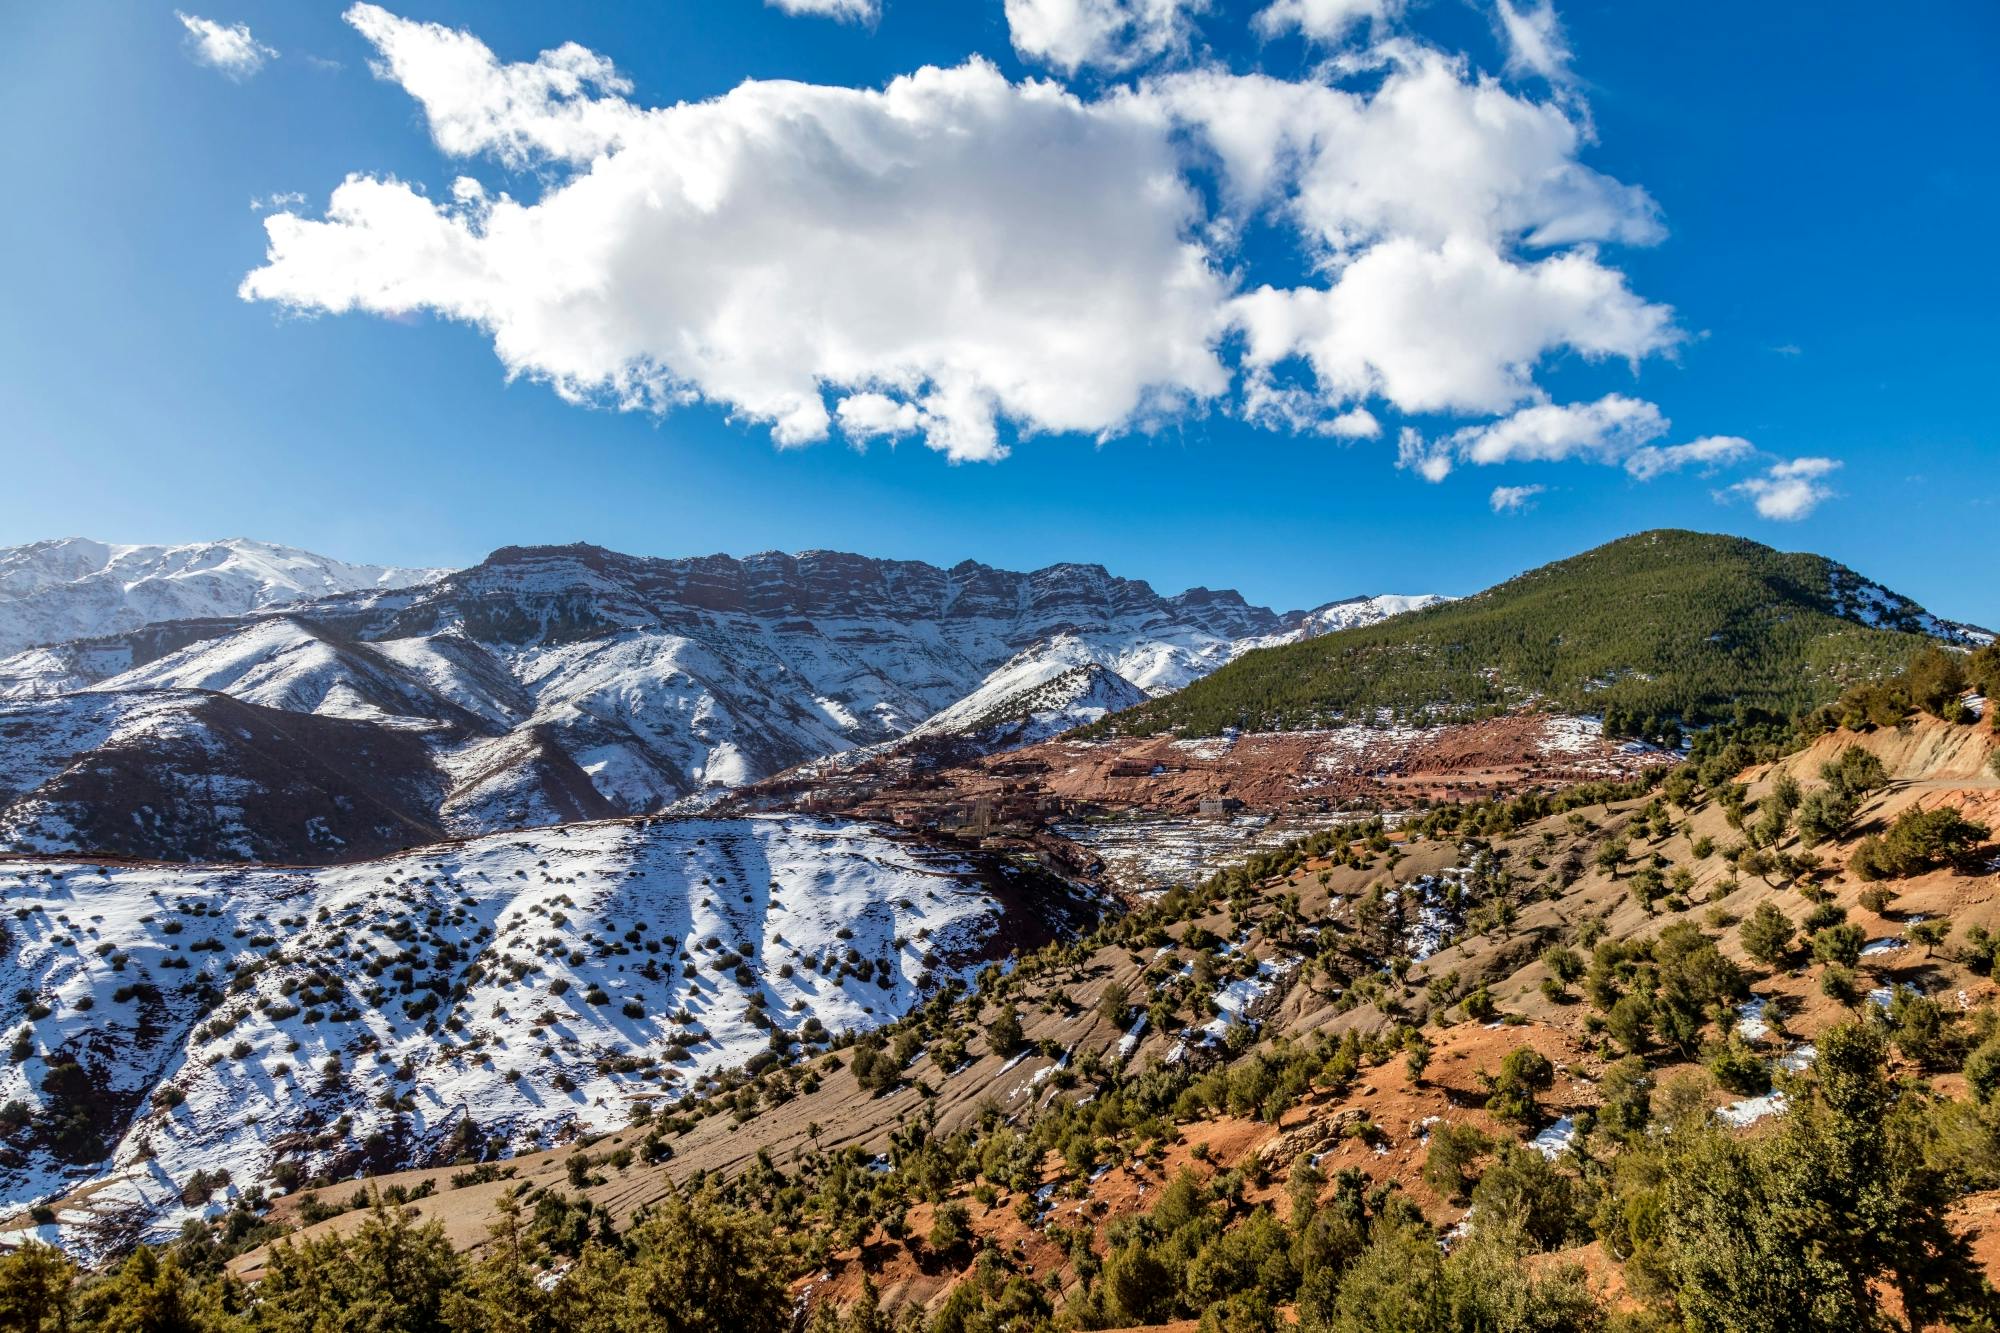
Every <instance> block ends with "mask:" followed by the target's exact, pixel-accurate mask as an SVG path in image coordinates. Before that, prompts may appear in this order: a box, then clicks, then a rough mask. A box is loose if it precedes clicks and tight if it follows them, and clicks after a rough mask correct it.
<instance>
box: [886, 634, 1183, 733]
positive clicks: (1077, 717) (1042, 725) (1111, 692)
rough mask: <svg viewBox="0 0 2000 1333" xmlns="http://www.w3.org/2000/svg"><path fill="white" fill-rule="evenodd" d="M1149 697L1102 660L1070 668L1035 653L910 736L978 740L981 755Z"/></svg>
mask: <svg viewBox="0 0 2000 1333" xmlns="http://www.w3.org/2000/svg"><path fill="white" fill-rule="evenodd" d="M1148 697H1149V696H1148V695H1147V694H1146V692H1145V691H1144V690H1142V689H1140V688H1139V687H1138V686H1137V685H1134V684H1133V683H1132V682H1131V681H1129V680H1127V679H1126V678H1125V677H1123V676H1121V675H1119V674H1118V673H1117V672H1116V671H1113V670H1112V669H1111V668H1110V667H1107V666H1104V665H1102V664H1101V663H1097V662H1085V663H1083V664H1082V665H1078V666H1066V665H1064V664H1063V663H1062V662H1061V661H1060V660H1059V659H1058V660H1050V659H1048V658H1042V657H1035V658H1031V659H1029V660H1028V661H1025V662H1019V663H1014V664H1010V666H1009V667H1008V668H1004V669H1002V670H1001V671H998V672H995V673H994V674H993V675H992V676H990V677H988V678H987V680H986V681H985V683H983V684H982V685H981V686H980V687H979V688H978V689H977V690H974V691H973V692H972V693H971V694H969V695H967V696H966V697H965V698H963V699H961V700H959V701H958V702H957V703H955V704H953V705H952V706H951V707H950V708H947V709H945V710H944V711H943V712H941V713H938V714H936V715H934V716H933V717H931V718H930V719H929V720H928V721H926V722H925V723H924V724H923V725H922V726H920V727H918V728H917V729H916V730H915V731H913V732H911V733H910V735H911V738H912V739H917V738H926V737H932V736H962V737H966V738H968V739H971V740H973V741H974V742H975V743H976V744H977V747H978V750H979V752H980V753H983V754H992V753H995V752H997V751H999V750H1004V749H1012V748H1014V747H1015V746H1020V745H1032V744H1034V743H1035V742H1036V741H1045V740H1047V739H1048V738H1049V737H1051V736H1058V735H1061V734H1062V733H1063V732H1065V731H1069V730H1070V729H1072V728H1074V727H1082V726H1088V725H1089V724H1090V723H1092V722H1097V721H1100V720H1102V719H1103V718H1104V717H1105V715H1106V714H1109V713H1116V712H1120V711H1122V710H1124V709H1127V708H1132V707H1136V706H1137V705H1139V704H1142V703H1144V702H1145V701H1146V700H1147V698H1148Z"/></svg>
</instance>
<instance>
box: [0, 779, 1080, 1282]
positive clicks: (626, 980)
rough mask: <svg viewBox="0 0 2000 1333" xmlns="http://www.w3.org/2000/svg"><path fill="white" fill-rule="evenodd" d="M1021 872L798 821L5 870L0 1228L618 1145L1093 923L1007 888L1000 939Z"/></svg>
mask: <svg viewBox="0 0 2000 1333" xmlns="http://www.w3.org/2000/svg"><path fill="white" fill-rule="evenodd" d="M1001 873H1002V872H1001V871H1000V870H999V869H998V868H997V867H994V866H991V865H988V864H986V863H985V862H984V861H982V860H981V859H979V858H978V856H977V854H966V855H960V854H955V853H948V852H942V851H938V850H934V849H931V848H928V847H926V846H925V845H923V844H921V843H918V842H914V841H911V840H908V839H904V838H901V837H897V836H894V835H891V834H888V833H885V832H884V831H882V830H879V829H876V828H873V827H871V826H868V825H862V824H852V823H841V822H837V821H827V820H815V819H806V818H798V817H786V818H750V819H739V820H696V821H680V820H650V821H649V820H639V821H619V822H608V823H592V824H581V825H572V826H567V827H564V828H558V829H541V830H535V831H534V832H532V833H527V834H518V833H508V834H501V835H495V836H490V837H486V838H479V839H474V840H471V841H469V842H464V843H453V844H446V845H442V846H436V847H427V848H423V849H421V850H419V851H415V852H411V853H408V854H405V855H400V856H393V857H390V858H387V859H383V860H374V861H365V862H356V863H353V864H350V865H345V866H340V867H334V868H325V869H318V870H306V869H297V868H283V867H243V866H230V865H223V866H217V865H184V866H159V865H144V864H139V865H122V866H121V865H112V866H100V865H96V864H91V863H60V862H18V861H16V862H7V861H0V905H4V907H5V910H6V923H7V924H6V931H5V937H6V940H7V948H6V949H5V950H4V952H0V986H3V987H4V990H5V993H6V994H8V995H10V996H15V995H20V996H28V997H32V1000H33V1003H32V1004H30V1005H28V1006H27V1009H26V1012H25V1013H20V1012H18V1011H17V1013H16V1016H15V1018H14V1021H13V1023H12V1025H11V1026H10V1027H9V1028H8V1029H7V1037H8V1039H9V1040H10V1041H11V1042H13V1043H14V1055H13V1058H12V1059H11V1060H9V1061H7V1062H4V1063H0V1104H5V1105H7V1106H8V1107H10V1108H12V1109H11V1111H10V1117H11V1119H10V1122H9V1128H8V1132H7V1134H6V1135H5V1138H4V1146H0V1213H13V1212H15V1211H16V1210H18V1209H20V1208H22V1207H23V1206H25V1205H27V1204H30V1203H33V1202H36V1201H38V1200H41V1199H45V1198H49V1197H51V1196H54V1195H60V1194H64V1193H69V1192H75V1191H80V1192H81V1193H82V1194H84V1195H87V1196H88V1200H87V1202H86V1203H85V1204H84V1205H82V1207H81V1208H79V1209H77V1210H74V1211H72V1210H69V1209H65V1210H64V1211H63V1212H61V1213H60V1214H59V1215H58V1219H57V1223H56V1224H54V1225H52V1226H49V1227H45V1228H43V1229H42V1230H43V1231H44V1232H45V1233H46V1232H50V1231H56V1230H57V1229H58V1228H60V1238H61V1239H62V1240H63V1241H65V1243H71V1244H75V1245H77V1246H79V1247H80V1248H83V1249H85V1250H90V1249H91V1248H92V1239H93V1237H97V1236H103V1235H106V1234H110V1235H114V1236H116V1235H123V1236H125V1237H127V1238H136V1234H137V1233H143V1234H148V1235H151V1236H154V1237H160V1236H170V1235H172V1234H173V1232H174V1231H175V1230H176V1229H177V1228H178V1225H179V1222H180V1220H181V1219H184V1218H186V1217H190V1216H201V1215H203V1214H204V1212H206V1211H208V1210H209V1209H210V1208H211V1207H213V1208H217V1209H219V1208H221V1207H223V1206H225V1200H226V1199H227V1198H228V1197H229V1196H230V1195H234V1194H238V1193H240V1192H242V1191H244V1190H247V1189H249V1188H251V1187H253V1186H260V1187H263V1188H265V1189H267V1190H271V1189H274V1188H277V1189H282V1188H284V1187H285V1186H286V1185H287V1183H288V1182H289V1183H295V1182H298V1181H301V1180H310V1179H313V1178H315V1177H317V1178H320V1179H322V1180H325V1179H344V1178H346V1177H348V1176H351V1175H352V1174H353V1172H354V1171H355V1170H356V1168H357V1167H361V1166H364V1165H365V1166H367V1167H368V1168H370V1169H373V1170H382V1169H392V1168H394V1167H397V1166H402V1165H409V1164H424V1163H429V1162H432V1161H438V1160H443V1161H449V1160H451V1159H452V1156H453V1154H454V1152H455V1151H457V1150H458V1149H457V1148H456V1147H455V1146H454V1145H456V1144H459V1143H461V1142H462V1139H461V1138H460V1136H461V1135H462V1133H463V1126H464V1123H465V1121H466V1120H467V1118H468V1117H469V1118H470V1120H471V1121H472V1123H473V1125H474V1126H475V1127H476V1130H477V1133H478V1134H479V1135H480V1137H481V1140H482V1141H485V1142H492V1141H494V1140H496V1139H497V1140H500V1141H504V1142H505V1143H506V1144H507V1145H508V1146H509V1147H510V1148H513V1149H517V1150H518V1149H526V1148H531V1147H534V1146H537V1145H545V1144H547V1143H548V1142H550V1141H551V1139H552V1138H555V1137H557V1136H559V1135H560V1134H562V1133H563V1132H564V1131H565V1130H566V1129H567V1128H569V1127H571V1126H578V1127H583V1128H595V1129H609V1128H613V1127H617V1126H622V1125H624V1124H626V1123H627V1122H628V1120H629V1119H630V1116H631V1112H632V1109H633V1107H634V1106H636V1105H641V1104H647V1105H650V1104H653V1103H655V1102H659V1101H663V1100H669V1099H672V1098H676V1097H679V1096H682V1095H684V1094H686V1093H687V1092H689V1091H690V1090H691V1089H692V1088H693V1087H694V1086H695V1085H696V1084H698V1083H699V1082H700V1081H701V1080H702V1079H703V1078H704V1077H705V1076H707V1075H709V1074H712V1073H715V1072H717V1071H719V1070H721V1069H724V1068H730V1067H736V1066H740V1065H743V1064H745V1063H746V1062H748V1061H750V1060H752V1059H753V1058H758V1057H760V1056H763V1058H768V1056H764V1055H763V1053H765V1052H768V1051H769V1050H770V1049H771V1048H772V1047H773V1046H774V1045H775V1044H782V1043H784V1042H788V1041H789V1042H807V1043H809V1042H813V1041H824V1040H826V1039H827V1038H828V1037H830V1036H832V1035H837V1034H838V1033H840V1032H842V1031H861V1030H864V1029H867V1028H871V1027H875V1026H878V1025H880V1024H882V1023H886V1022H888V1021H890V1020H891V1019H893V1018H895V1017H898V1016H899V1015H901V1014H903V1013H905V1012H907V1011H908V1010H909V1008H910V1007H911V1006H912V1005H913V1004H915V1003H916V1002H917V1001H919V1000H920V999H921V998H923V997H925V996H926V995H928V994H930V993H932V992H933V991H935V990H936V989H937V988H938V987H939V986H940V985H942V984H943V983H945V982H946V981H948V980H951V979H953V978H963V977H965V976H967V975H968V974H969V973H970V972H971V971H972V970H974V969H976V968H977V967H978V966H980V965H981V964H982V963H984V962H985V961H987V960H989V959H990V958H992V957H996V956H998V954H999V951H1000V948H1001V945H1002V941H1003V940H1012V939H1026V940H1029V941H1040V940H1046V939H1049V938H1052V937H1053V936H1054V935H1055V934H1056V933H1057V932H1058V931H1059V930H1062V929H1064V928H1066V927H1067V926H1068V925H1069V924H1072V923H1070V922H1069V921H1068V918H1067V917H1066V916H1065V915H1064V913H1065V912H1066V911H1067V910H1069V909H1070V908H1072V907H1073V906H1074V904H1073V903H1068V902H1066V900H1065V899H1063V898H1062V897H1061V896H1060V895H1059V894H1056V895H1052V894H1049V893H1046V892H1037V893H1033V894H1010V895H1008V896H1009V900H1010V901H1013V902H1015V903H1016V907H1015V908H1014V909H1012V910H1014V911H1016V912H1017V913H1028V912H1031V911H1032V912H1034V913H1038V914H1037V915H1033V916H1022V915H1015V916H1012V917H1010V918H1009V919H1008V921H1007V929H1006V930H1005V931H1004V932H1002V931H1000V929H999V928H1000V925H1001V918H1002V915H1003V909H1002V907H1001V905H1000V902H999V900H998V899H997V898H996V896H995V895H994V894H993V893H992V892H991V891H990V885H991V884H992V883H993V879H994V877H995V876H998V875H1000V874H1001ZM1014 873H1015V874H1016V876H1017V878H1016V879H1014V880H1010V881H1009V882H1010V883H1023V884H1024V883H1025V881H1021V880H1019V879H1018V872H1014ZM1027 904H1032V907H1031V906H1028V905H1027ZM774 1037H777V1038H778V1039H779V1040H778V1041H776V1042H774ZM336 1126H337V1128H335V1127H336ZM218 1172H226V1173H227V1174H226V1175H221V1176H219V1175H218ZM201 1180H209V1181H213V1182H215V1183H214V1185H213V1186H212V1188H213V1194H212V1196H211V1194H210V1191H209V1189H205V1188H201V1187H200V1186H199V1185H198V1184H195V1185H191V1182H198V1181H201ZM46 1238H49V1239H55V1238H57V1237H56V1236H47V1237H46Z"/></svg>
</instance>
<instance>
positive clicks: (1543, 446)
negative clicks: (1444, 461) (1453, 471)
mask: <svg viewBox="0 0 2000 1333" xmlns="http://www.w3.org/2000/svg"><path fill="white" fill-rule="evenodd" d="M1666 430H1667V419H1666V418H1665V417H1664V416H1662V415H1660V409H1659V408H1657V407H1655V406H1653V404H1651V403H1649V402H1646V401H1645V400H1644V399H1641V398H1630V397H1627V396H1626V395H1624V394H1622V393H1611V394H1606V395H1605V396H1604V397H1602V398H1600V399H1598V400H1597V401H1596V402H1594V403H1537V404H1536V405H1535V406H1533V407H1524V408H1522V409H1521V410H1520V411H1518V412H1516V413H1514V414H1513V415H1512V416H1510V417H1507V418H1505V419H1503V420H1500V421H1496V422H1494V423H1493V424H1492V425H1489V426H1472V427H1467V428H1466V429H1464V430H1461V431H1457V432H1455V433H1454V434H1453V436H1452V441H1453V443H1454V445H1455V446H1456V447H1457V452H1458V454H1459V456H1460V457H1462V458H1464V459H1465V460H1467V461H1468V462H1472V463H1478V464H1481V465H1488V464H1493V463H1523V462H1539V463H1553V462H1560V461H1562V460H1563V459H1567V458H1577V457H1589V458H1593V459H1595V460H1596V461H1599V462H1615V461H1617V460H1618V459H1620V458H1622V457H1624V456H1625V455H1626V454H1628V453H1630V452H1631V451H1632V450H1633V449H1635V448H1637V447H1638V446H1639V445H1641V444H1643V443H1645V442H1646V441H1648V440H1655V439H1658V438H1659V437H1660V436H1661V435H1663V434H1665V433H1666Z"/></svg>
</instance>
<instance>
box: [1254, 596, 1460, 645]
mask: <svg viewBox="0 0 2000 1333" xmlns="http://www.w3.org/2000/svg"><path fill="white" fill-rule="evenodd" d="M1451 600H1452V599H1451V598H1449V597H1444V596H1441V595H1439V594H1437V593H1434V592H1431V593H1419V594H1417V595H1415V596H1405V595H1400V594H1396V593H1383V594H1378V595H1377V596H1374V597H1349V598H1346V599H1344V600H1342V601H1338V602H1328V603H1327V604H1326V605H1325V606H1321V607H1316V608H1315V609H1313V610H1311V611H1307V612H1305V613H1304V614H1303V615H1301V616H1299V617H1298V618H1297V620H1296V622H1295V623H1293V624H1292V625H1291V626H1289V627H1288V628H1287V629H1285V630H1284V631H1283V632H1281V633H1278V634H1273V635H1269V636H1267V637H1265V638H1262V639H1259V640H1257V641H1256V642H1254V643H1250V644H1245V645H1244V646H1243V650H1244V651H1247V650H1248V649H1249V648H1275V647H1277V646H1278V645H1280V644H1286V643H1298V642H1300V641H1302V640H1305V639H1316V638H1318V637H1319V636H1320V635H1322V634H1332V633H1334V632H1336V631H1338V630H1344V629H1359V628H1361V627H1362V626H1363V625H1373V624H1375V623H1376V622H1378V621H1383V620H1387V619H1388V618H1389V617H1390V616H1400V615H1402V614H1404V613H1405V612H1408V611H1421V610H1423V609H1424V608H1425V607H1427V606H1438V605H1440V604H1442V603H1444V602H1449V601H1451Z"/></svg>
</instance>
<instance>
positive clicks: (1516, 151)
mask: <svg viewBox="0 0 2000 1333" xmlns="http://www.w3.org/2000/svg"><path fill="white" fill-rule="evenodd" d="M1378 51H1379V54H1378V56H1377V57H1376V58H1375V60H1374V61H1372V62H1371V63H1372V64H1376V65H1380V66H1382V67H1383V68H1384V69H1385V71H1386V72H1385V73H1384V74H1383V76H1382V78H1381V79H1380V81H1379V83H1378V84H1376V85H1375V86H1374V87H1372V88H1364V89H1352V88H1346V87H1341V86H1338V85H1335V84H1327V83H1315V82H1292V81H1289V80H1285V79H1277V78H1272V77H1270V76H1268V75H1261V74H1249V75H1236V74H1229V73H1226V72H1222V71H1217V70H1205V71H1195V72H1189V73H1184V74H1175V75H1169V76H1166V77H1164V78H1160V79H1157V80H1153V81H1151V82H1149V83H1148V85H1147V89H1148V92H1149V93H1150V94H1151V95H1152V96H1154V97H1156V98H1157V99H1158V100H1160V101H1161V102H1162V103H1163V104H1164V105H1166V106H1167V107H1168V108H1169V109H1170V110H1171V111H1172V113H1173V114H1174V115H1175V117H1176V118H1177V119H1179V120H1180V121H1182V122H1183V123H1185V124H1186V125H1188V126H1189V127H1190V128H1191V129H1192V130H1193V131H1195V132H1196V134H1197V135H1198V137H1199V140H1200V142H1201V144H1202V146H1203V147H1204V148H1205V149H1207V150H1208V151H1210V152H1212V153H1213V154H1214V155H1215V157H1216V159H1217V160H1218V162H1219V164H1220V166H1221V168H1222V179H1223V184H1224V187H1225V191H1226V193H1227V195H1228V197H1229V201H1230V203H1231V205H1232V207H1234V208H1236V209H1238V210H1250V209H1256V208H1260V207H1270V208H1273V209H1275V210H1277V211H1279V212H1281V213H1282V214H1284V215H1286V216H1287V217H1289V219H1290V220H1291V221H1292V222H1293V223H1294V224H1295V225H1296V226H1297V227H1298V229H1299V230H1300V232H1301V233H1303V234H1304V235H1305V237H1306V238H1307V239H1308V240H1309V241H1310V242H1311V243H1312V244H1313V245H1314V246H1315V248H1316V249H1317V250H1318V251H1319V255H1320V258H1321V259H1322V261H1323V262H1325V263H1327V264H1329V265H1334V266H1337V265H1338V264H1340V263H1343V262H1345V261H1346V260H1347V259H1349V258H1351V257H1353V256H1354V255H1355V254H1356V253H1358V252H1359V251H1361V250H1364V249H1366V248H1367V247H1368V246H1370V245H1372V244H1374V243H1375V242H1377V241H1379V240H1382V239H1385V238H1388V237H1392V236H1395V237H1403V238H1406V239H1410V240H1415V241H1421V242H1425V243H1427V244H1429V245H1432V246H1436V245H1440V244H1442V243H1443V242H1445V241H1446V240H1448V239H1453V238H1459V239H1468V240H1478V241H1482V242H1484V243H1485V244H1486V245H1488V246H1490V247H1492V248H1495V249H1503V250H1504V249H1507V248H1509V247H1511V246H1513V245H1515V244H1516V243H1519V244H1523V245H1526V246H1528V247H1530V248H1536V249H1546V248H1549V247H1554V246H1565V245H1576V244H1578V243H1583V242H1625V243H1630V244H1636V245H1650V244H1652V243H1654V242H1656V241H1658V240H1660V239H1661V238H1662V237H1663V236H1664V235H1665V231H1664V229H1663V228H1662V227H1661V225H1660V218H1659V209H1658V207H1657V205H1655V204H1654V202H1653V200H1652V199H1651V197H1649V196H1648V195H1647V194H1646V192H1645V191H1644V190H1642V189H1639V188H1637V187H1635V186H1630V185H1625V184H1623V183H1621V182H1619V181H1616V180H1613V179H1612V178H1610V177H1609V176H1606V175H1603V174H1602V173H1600V172H1597V171H1593V170H1591V169H1590V168H1589V167H1586V166H1584V165H1583V164H1582V163H1581V162H1579V161H1578V160H1577V155H1578V153H1580V152H1581V151H1582V149H1583V147H1584V146H1585V143H1586V141H1587V136H1586V134H1585V131H1584V130H1583V128H1582V127H1581V126H1579V125H1578V124H1577V123H1576V122H1575V121H1573V120H1572V119H1571V118H1570V117H1569V115H1568V114H1566V113H1565V111H1564V110H1563V109H1562V108H1561V107H1559V106H1555V105H1552V104H1550V103H1546V102H1537V101H1533V100H1531V99H1529V98H1526V97H1523V96H1521V95H1519V94H1516V93H1514V92H1511V91H1509V90H1508V89H1506V88H1504V87H1502V86H1501V85H1500V84H1499V83H1497V82H1495V81H1493V80H1491V79H1485V78H1477V77H1475V76H1473V75H1472V74H1471V72H1470V71H1469V70H1468V69H1467V67H1466V65H1465V64H1464V62H1463V61H1461V60H1458V59H1455V58H1453V57H1450V56H1447V55H1444V54H1442V53H1441V52H1437V51H1432V50H1429V49H1426V48H1422V47H1414V46H1411V45H1409V44H1407V43H1395V44H1390V45H1388V46H1385V47H1382V48H1378Z"/></svg>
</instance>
